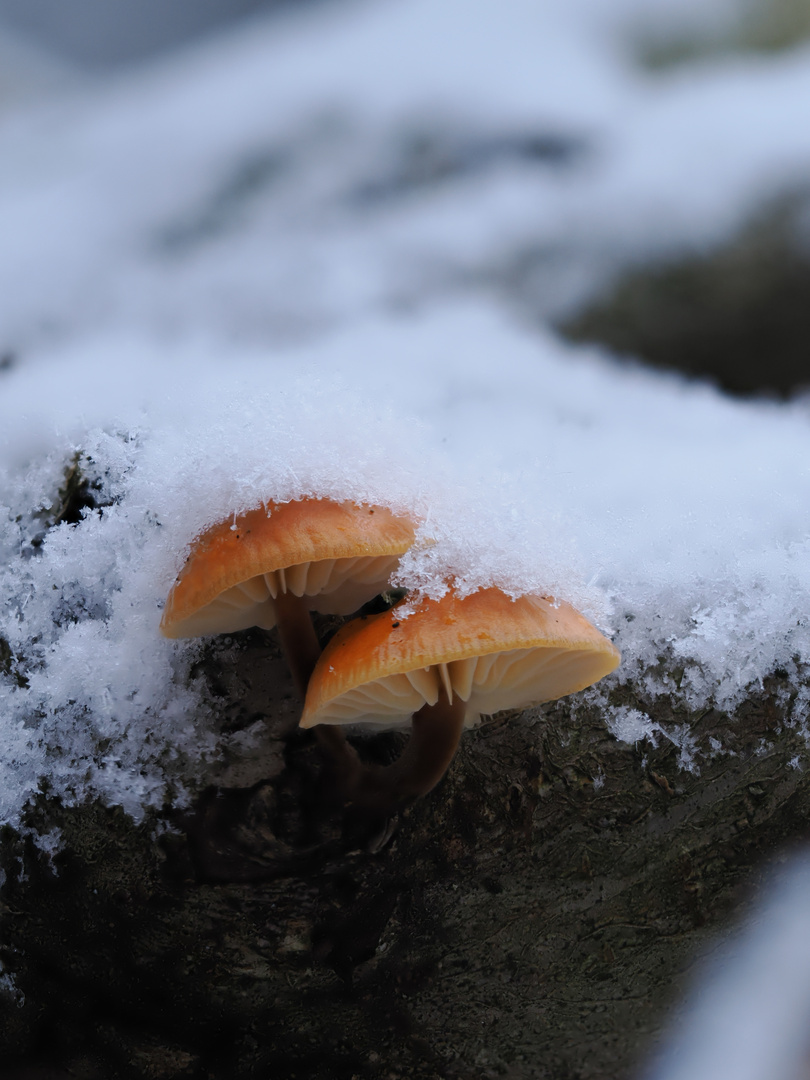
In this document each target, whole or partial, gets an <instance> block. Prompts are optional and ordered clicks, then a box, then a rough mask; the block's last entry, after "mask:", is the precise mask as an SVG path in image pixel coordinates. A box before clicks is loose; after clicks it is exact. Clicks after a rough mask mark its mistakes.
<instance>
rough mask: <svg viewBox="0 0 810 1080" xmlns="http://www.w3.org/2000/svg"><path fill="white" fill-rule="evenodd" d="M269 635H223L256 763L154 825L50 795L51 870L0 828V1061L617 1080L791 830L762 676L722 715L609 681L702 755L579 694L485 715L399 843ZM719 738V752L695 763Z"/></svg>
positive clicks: (798, 778) (631, 1066)
mask: <svg viewBox="0 0 810 1080" xmlns="http://www.w3.org/2000/svg"><path fill="white" fill-rule="evenodd" d="M267 655H268V649H267V646H266V644H263V643H261V641H260V639H259V638H258V637H255V638H248V640H247V643H246V644H245V643H243V645H242V647H240V649H239V650H238V652H235V653H234V665H235V666H234V672H235V671H236V670H237V666H238V681H239V684H240V685H241V686H242V688H243V690H244V691H245V693H244V698H243V702H242V705H241V706H240V707H241V708H242V709H243V712H244V715H243V719H244V720H245V722H246V721H247V719H248V718H252V716H253V715H255V713H254V710H255V701H254V700H252V698H251V694H253V695H255V694H258V693H260V695H261V696H265V695H266V691H267V684H268V679H269V678H271V676H268V671H270V672H271V674H272V673H274V675H273V677H274V678H275V679H276V682H277V685H276V699H275V704H274V705H273V707H272V713H271V715H270V716H269V717H268V747H269V748H270V749H269V750H268V752H267V753H266V754H265V757H264V760H263V762H262V767H263V769H264V771H265V773H266V775H265V777H264V779H258V780H257V779H256V778H255V777H253V778H251V779H252V780H253V781H254V782H252V783H250V784H247V785H243V786H241V787H234V786H230V787H229V786H224V785H223V784H220V786H218V787H210V788H209V789H208V790H207V791H205V792H204V793H203V794H202V795H201V797H200V799H199V801H198V803H197V805H196V807H195V808H194V809H193V810H192V811H186V812H184V813H183V814H175V815H174V816H173V820H172V825H171V827H168V828H167V826H166V825H165V824H161V823H159V822H155V821H150V822H148V823H144V824H142V825H140V826H136V825H134V824H133V823H132V821H131V820H129V819H128V818H126V816H125V815H124V814H123V813H122V812H120V811H119V810H116V809H114V808H113V809H109V808H104V807H101V806H99V805H85V806H82V807H79V808H75V809H69V810H68V809H63V808H60V807H59V806H56V805H53V804H48V803H45V802H43V803H42V804H40V805H39V806H38V807H37V808H36V810H35V811H34V812H33V817H34V818H39V819H43V820H44V821H46V822H47V824H48V825H49V826H53V825H57V826H59V827H60V828H61V829H62V831H63V838H64V850H63V851H62V852H61V853H60V854H59V855H57V856H56V858H55V861H54V864H53V865H51V863H50V862H49V860H48V859H47V858H46V857H45V856H44V855H41V854H39V853H37V851H36V850H35V849H34V848H33V846H32V845H31V844H30V842H24V841H22V840H20V839H19V837H16V836H14V835H11V834H9V835H7V836H6V837H5V840H4V857H3V864H4V867H5V870H6V873H7V876H8V880H7V883H6V887H5V889H4V891H3V894H2V900H3V909H2V948H3V952H2V956H3V959H4V962H5V964H6V967H7V970H8V971H9V972H11V973H12V974H13V976H14V980H15V983H16V987H17V991H18V997H17V999H16V1000H15V999H14V998H13V997H12V996H11V995H10V994H8V995H6V996H5V997H4V998H3V999H2V1003H1V1004H0V1059H1V1060H2V1061H3V1062H4V1068H5V1069H6V1070H7V1071H6V1072H5V1073H4V1075H8V1076H15V1075H16V1076H19V1077H34V1076H38V1077H41V1078H42V1077H62V1076H67V1075H70V1076H78V1077H85V1078H88V1080H93V1078H95V1077H98V1078H101V1077H104V1078H105V1080H115V1078H118V1077H120V1078H129V1077H149V1078H160V1080H164V1078H165V1080H168V1078H174V1077H206V1078H216V1080H220V1078H222V1080H224V1078H226V1077H227V1078H230V1077H234V1076H239V1077H246V1078H250V1077H262V1078H265V1077H273V1080H287V1078H290V1080H291V1078H293V1077H302V1078H303V1077H312V1078H314V1080H350V1078H354V1077H358V1078H364V1080H365V1078H369V1080H376V1078H380V1080H382V1078H386V1080H387V1078H396V1077H403V1078H404V1077H415V1078H434V1077H435V1078H457V1080H462V1078H465V1080H466V1078H470V1080H471V1078H475V1080H480V1078H486V1077H500V1076H504V1077H516V1078H517V1077H519V1078H523V1077H526V1078H529V1077H538V1078H549V1080H551V1078H553V1080H563V1078H567V1077H572V1078H573V1077H581V1078H601V1077H604V1078H608V1077H609V1078H610V1080H620V1078H621V1077H629V1076H631V1075H632V1074H633V1073H634V1071H635V1069H636V1068H637V1067H638V1064H639V1063H640V1062H641V1061H643V1060H644V1059H645V1058H646V1057H647V1056H648V1054H649V1053H650V1051H651V1049H652V1047H653V1045H654V1044H655V1042H656V1039H657V1038H658V1036H659V1033H660V1031H661V1029H662V1025H663V1024H664V1023H665V1021H666V1018H667V1016H668V1014H669V1012H670V1010H671V1008H672V1007H673V1006H674V1004H675V1003H676V1002H677V1001H678V998H679V994H680V992H681V987H682V983H683V978H684V974H685V973H686V972H688V971H689V969H690V967H691V965H692V964H693V963H694V960H695V958H696V957H697V956H698V955H699V954H700V952H701V950H702V949H704V948H705V946H706V944H707V942H710V941H713V940H714V939H715V936H716V935H717V933H718V932H719V931H721V929H722V928H723V927H724V926H726V924H727V921H728V918H729V916H730V915H731V914H732V913H733V912H734V911H735V909H736V908H737V907H738V905H739V904H740V902H741V900H742V899H743V898H744V897H746V896H748V895H749V894H751V893H752V892H755V891H756V888H757V885H758V882H759V880H760V876H761V875H762V874H763V873H764V869H765V868H766V867H767V865H768V863H769V862H772V861H773V860H774V859H777V858H779V857H780V853H782V852H784V850H785V849H786V847H788V846H790V845H794V844H796V843H797V842H799V841H801V840H803V839H804V837H805V835H806V832H807V827H808V813H810V789H809V788H808V780H807V777H806V774H805V773H804V772H803V771H802V770H801V769H798V768H795V767H794V766H793V765H792V764H791V762H792V761H793V759H794V758H795V755H796V754H797V753H799V752H800V751H803V750H804V749H805V748H804V744H803V742H801V740H800V736H799V735H798V733H796V732H795V731H793V730H791V729H790V728H789V727H787V726H785V724H784V722H783V720H784V718H783V716H782V713H781V711H780V708H781V707H780V704H779V702H781V701H784V700H785V699H786V695H785V693H784V690H785V687H784V686H781V684H779V681H778V680H774V681H773V682H772V683H771V684H770V685H768V686H766V687H765V689H764V690H760V691H758V692H757V693H756V694H753V695H752V696H751V697H750V698H749V699H748V700H747V701H746V703H745V704H744V706H743V707H741V708H740V709H739V711H738V712H737V713H736V714H735V715H734V716H727V715H725V714H720V713H717V712H713V711H704V712H702V713H701V714H690V713H688V712H687V711H686V710H685V709H684V708H683V707H682V706H681V705H679V704H678V703H677V702H665V701H658V702H657V703H651V702H645V701H643V700H640V699H639V698H637V696H636V695H635V694H634V691H633V688H632V687H625V688H622V689H620V690H619V691H617V701H619V700H620V701H621V702H623V703H625V704H629V705H633V706H635V705H641V706H642V707H644V708H645V710H646V711H647V712H649V713H650V715H651V716H652V717H653V718H654V719H655V720H658V721H659V722H661V723H664V724H671V723H673V722H674V723H679V724H685V725H688V726H689V728H690V729H691V732H692V735H693V736H694V738H695V740H696V742H697V744H698V746H699V747H701V748H702V749H703V750H704V751H705V752H706V753H705V756H704V757H703V759H702V761H701V771H700V773H699V774H697V773H689V772H685V771H683V770H682V769H680V768H679V766H678V761H677V751H676V749H675V748H674V747H673V746H672V745H671V744H670V743H668V742H667V741H666V740H662V741H661V742H660V743H659V745H658V746H657V747H652V746H651V745H649V744H645V745H644V746H643V747H637V748H634V747H631V746H628V745H625V744H621V743H619V742H617V741H616V740H615V739H613V738H612V737H611V735H610V734H609V733H608V731H607V730H606V728H605V726H604V723H603V721H602V719H601V717H600V716H599V715H598V713H597V711H596V710H595V709H585V708H582V707H580V708H579V709H578V710H577V712H576V717H575V719H574V720H572V716H571V703H566V702H562V703H558V704H556V705H554V706H551V707H548V708H545V709H543V710H534V711H531V712H528V713H524V714H522V715H517V716H508V717H502V718H498V719H495V720H493V721H491V722H489V723H486V724H484V725H483V726H482V727H481V728H479V729H478V730H476V731H474V732H471V733H468V734H466V735H465V737H464V739H463V740H462V746H461V749H460V751H459V753H458V755H457V757H456V759H455V761H454V763H453V765H452V767H451V769H450V772H449V773H448V775H447V777H446V778H445V779H444V780H443V781H442V783H441V784H440V785H439V786H438V787H437V788H436V789H435V791H433V792H432V793H431V794H430V795H429V796H427V797H426V798H424V799H422V800H420V801H419V802H417V803H416V804H415V805H414V806H413V807H411V808H410V809H409V810H408V811H406V812H404V813H402V814H401V815H400V816H399V818H398V819H397V821H396V823H395V825H396V827H395V829H394V831H393V834H392V835H390V836H389V835H388V833H389V830H388V829H387V828H386V824H387V823H386V822H385V821H382V820H374V819H371V818H368V817H365V816H363V815H362V814H358V815H356V816H352V815H351V814H350V813H349V814H347V813H344V812H343V810H342V809H341V808H340V807H338V806H336V805H335V804H334V803H333V802H332V801H331V800H330V791H331V786H330V778H329V776H328V773H327V771H326V770H325V769H324V768H323V767H322V765H321V763H320V758H319V756H318V750H317V747H316V746H315V745H314V741H313V740H311V738H310V737H309V736H306V735H303V734H301V733H299V732H296V731H294V730H292V731H291V730H290V725H289V714H290V711H291V703H294V699H293V691H292V687H291V686H289V685H287V684H285V683H284V680H283V676H282V675H281V668H280V667H279V666H278V664H277V662H276V661H275V660H274V661H273V662H272V663H270V664H269V665H268V663H267ZM252 656H253V660H254V661H255V666H254V668H253V669H252V668H251V663H252V662H253V661H252V660H251V657H252ZM237 661H238V665H237ZM220 664H221V670H220V671H219V672H218V673H217V675H216V678H217V679H218V680H220V681H221V679H222V678H225V682H226V683H227V677H226V676H227V670H226V669H227V658H226V660H225V661H224V662H223V661H220ZM223 671H224V672H225V675H223ZM252 672H253V673H252ZM236 677H237V676H236V675H235V674H234V678H236ZM219 688H220V689H222V685H221V684H220V687H219ZM222 701H223V706H224V703H225V702H229V704H228V706H227V708H228V709H230V710H231V711H230V713H229V715H228V717H227V722H228V723H229V724H235V723H238V722H239V720H238V717H237V716H236V715H235V713H234V708H235V706H234V705H233V702H232V701H231V700H230V699H229V698H227V697H223V698H222ZM718 735H719V737H720V738H721V740H722V741H723V743H724V746H725V747H726V748H727V749H728V750H730V751H733V753H724V754H722V755H716V756H714V757H711V752H710V747H709V743H708V739H709V737H710V736H718ZM391 742H392V738H391V737H388V739H387V740H386V739H385V738H383V739H380V740H378V741H377V742H376V744H375V746H373V747H372V750H375V751H376V752H377V753H378V754H384V753H385V752H386V751H387V749H390V744H391ZM280 750H283V754H282V753H280V752H278V751H280ZM271 751H272V752H271ZM15 1070H16V1071H15Z"/></svg>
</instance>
